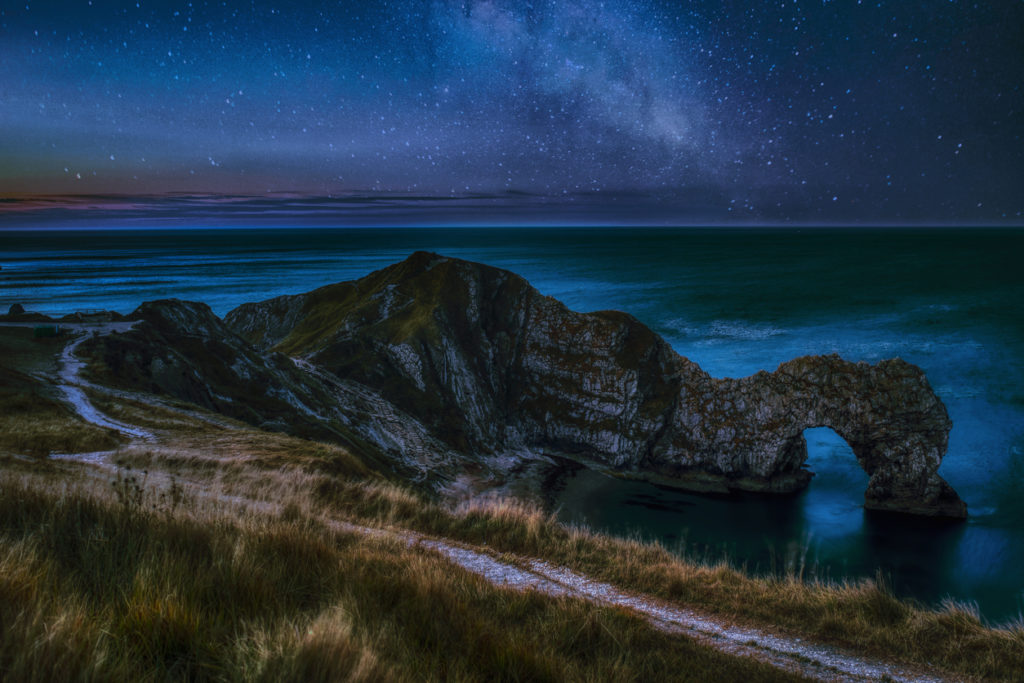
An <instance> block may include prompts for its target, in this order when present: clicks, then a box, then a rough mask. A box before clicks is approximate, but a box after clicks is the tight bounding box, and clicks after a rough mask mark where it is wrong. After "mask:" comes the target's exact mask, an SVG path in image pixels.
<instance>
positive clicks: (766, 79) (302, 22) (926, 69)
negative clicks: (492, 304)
mask: <svg viewBox="0 0 1024 683" xmlns="http://www.w3.org/2000/svg"><path fill="white" fill-rule="evenodd" d="M0 7H2V8H3V9H2V11H0V67H2V68H0V195H3V196H6V197H12V196H18V195H29V194H128V195H161V194H165V193H180V192H183V193H213V194H226V193H230V194H240V195H257V196H258V195H265V194H267V193H284V192H288V193H296V194H301V195H325V196H326V195H332V196H339V195H340V196H350V195H352V194H353V193H357V194H363V195H366V194H370V195H373V194H377V193H383V194H385V195H387V196H392V195H391V193H406V194H414V195H417V196H444V197H450V196H452V195H455V196H459V197H466V196H479V195H488V194H489V195H496V196H499V197H505V196H507V197H518V196H523V195H526V196H531V197H537V196H543V197H556V198H557V197H562V198H565V200H566V201H573V202H594V203H595V205H597V206H600V205H603V204H602V203H607V202H609V201H613V202H614V201H615V199H614V198H617V197H632V198H638V197H639V198H640V199H631V200H629V202H628V203H629V204H630V206H637V207H640V208H639V209H637V210H638V211H639V212H640V213H641V214H642V213H643V211H644V210H645V209H644V207H648V208H649V209H650V208H651V207H661V209H651V210H652V212H653V213H655V214H658V215H659V216H660V215H662V214H661V213H658V211H661V212H662V213H664V207H665V206H670V207H673V208H672V212H669V213H671V215H673V216H678V220H679V221H680V222H687V221H688V220H689V219H692V220H705V219H706V220H712V221H713V220H723V221H729V220H735V221H765V222H786V221H821V222H847V223H849V222H865V223H868V222H871V223H878V222H883V223H884V222H893V223H906V222H921V223H934V224H938V223H942V224H946V223H951V222H952V223H963V224H984V223H1013V224H1020V223H1021V222H1022V220H1024V218H1022V216H1024V146H1022V134H1024V116H1022V109H1024V93H1022V91H1021V85H1022V83H1024V2H1021V1H1019V0H1017V1H1011V0H994V1H993V2H979V3H976V4H975V3H970V2H962V1H949V0H930V1H927V2H924V1H918V2H911V1H905V0H901V1H898V2H897V1H884V2H867V1H866V0H865V1H863V2H861V1H859V0H831V1H830V0H816V1H813V2H812V1H810V0H801V1H799V2H796V1H794V0H786V1H785V2H735V1H731V2H730V1H729V0H726V1H724V2H722V1H711V0H698V1H694V2H668V1H667V0H650V1H644V0H632V1H628V0H604V1H603V2H599V1H597V0H568V1H567V2H553V1H548V0H535V1H533V2H529V1H525V0H524V1H519V2H512V1H509V0H492V1H484V0H467V1H466V2H455V1H448V0H437V1H431V0H397V1H393V2H340V3H339V2H334V3H324V4H323V5H322V6H318V5H314V4H303V3H295V2H266V1H264V0H254V1H253V2H235V1H231V0H229V1H227V2H202V1H193V2H177V3H170V2H147V1H145V0H142V1H140V2H138V3H134V2H132V3H113V2H103V1H101V0H93V1H92V2H89V1H88V0H81V1H80V0H73V1H65V2H24V1H22V2H10V1H5V0H0ZM506 193H509V194H506ZM609 198H611V199H609ZM688 211H689V213H688Z"/></svg>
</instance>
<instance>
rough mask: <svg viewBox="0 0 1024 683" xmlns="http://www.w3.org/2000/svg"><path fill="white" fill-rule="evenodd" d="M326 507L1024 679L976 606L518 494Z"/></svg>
mask: <svg viewBox="0 0 1024 683" xmlns="http://www.w3.org/2000/svg"><path fill="white" fill-rule="evenodd" d="M317 493H318V496H319V497H320V499H321V500H322V501H324V503H325V504H327V505H329V506H331V507H333V508H334V509H335V510H337V511H339V512H342V513H343V514H347V515H350V516H352V517H353V518H356V519H362V520H375V521H376V523H378V524H381V525H396V526H402V527H408V528H413V529H416V530H419V531H422V532H425V533H428V534H433V535H437V536H442V537H447V538H453V539H458V540H461V541H464V542H466V543H470V544H487V546H488V547H489V548H492V549H494V550H495V551H499V552H510V553H515V554H518V555H524V556H528V557H539V558H543V559H546V560H548V561H550V562H552V563H555V564H559V565H562V566H566V567H569V568H571V569H574V570H576V571H578V572H581V573H583V574H586V575H588V576H591V577H593V578H597V579H600V580H603V581H607V582H610V583H613V584H615V585H617V586H619V587H621V588H625V589H628V590H635V591H638V592H641V593H645V594H648V595H653V596H657V597H660V598H663V599H666V600H669V601H671V602H676V603H680V604H683V605H686V606H690V607H696V608H700V609H703V610H706V611H707V612H709V613H712V614H716V615H719V616H723V617H727V618H733V619H737V620H739V621H744V622H747V623H751V624H753V625H757V626H762V627H768V628H773V627H780V628H783V629H785V630H787V631H789V632H791V633H794V634H797V635H801V636H804V637H811V638H813V639H816V640H819V641H822V642H826V643H832V644H837V645H841V646H844V647H847V648H850V649H853V650H854V651H858V652H862V653H865V654H869V655H873V656H877V657H880V658H894V659H897V660H902V661H905V662H909V663H914V664H922V665H927V666H933V667H936V668H940V669H944V670H946V671H948V672H950V673H952V674H954V675H955V676H971V677H977V678H981V679H985V680H1006V681H1021V680H1024V673H1022V672H1024V625H1022V624H1021V623H1020V622H1017V623H1014V624H1008V625H1005V626H1003V627H1000V628H993V627H991V626H987V625H985V624H984V623H983V622H982V621H981V619H980V618H979V615H978V612H977V610H976V609H975V608H974V607H973V606H971V605H962V604H955V603H948V604H946V605H944V606H942V607H941V608H940V609H937V610H936V609H927V608H924V607H921V606H918V605H915V604H913V603H911V602H908V601H906V600H901V599H898V598H896V597H894V596H893V595H892V593H891V592H890V591H889V590H888V589H887V588H886V586H885V585H884V584H883V583H880V582H878V581H871V580H865V581H860V582H848V583H830V582H807V581H803V580H800V579H799V578H797V577H794V576H776V577H768V578H765V577H752V576H749V575H746V574H744V573H743V572H741V571H738V570H736V569H735V568H732V567H730V566H728V565H726V564H724V563H723V564H717V565H709V564H706V563H701V562H691V561H688V560H686V559H681V558H680V557H679V556H677V555H675V554H673V553H670V552H669V551H668V550H666V549H665V548H664V547H662V546H659V545H657V544H651V543H642V542H638V541H630V540H622V539H615V538H611V537H608V536H602V535H598V534H594V533H591V532H589V531H587V530H585V529H578V528H569V527H566V526H564V525H562V524H560V523H558V522H557V521H556V520H555V519H554V518H553V517H551V516H549V515H546V514H544V513H542V512H540V511H539V510H536V509H534V508H530V507H527V506H524V505H522V504H518V503H515V502H509V501H500V500H499V501H493V502H489V503H488V502H484V503H476V504H470V505H464V506H462V507H459V508H457V509H454V510H452V509H449V508H446V507H444V506H441V505H437V504H431V503H428V502H426V501H424V500H423V499H422V498H421V497H420V496H418V495H416V494H415V493H412V492H409V491H406V490H403V489H399V488H396V487H394V486H391V485H380V484H366V483H358V484H356V483H344V482H339V481H326V480H324V481H322V482H321V484H320V486H319V488H318V491H317Z"/></svg>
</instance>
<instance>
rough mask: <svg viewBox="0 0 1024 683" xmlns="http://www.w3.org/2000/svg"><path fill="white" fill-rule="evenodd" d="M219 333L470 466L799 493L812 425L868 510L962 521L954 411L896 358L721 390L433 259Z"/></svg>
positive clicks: (509, 279)
mask: <svg viewBox="0 0 1024 683" xmlns="http://www.w3.org/2000/svg"><path fill="white" fill-rule="evenodd" d="M226 322H227V323H228V325H229V326H231V327H232V328H233V329H234V330H235V331H237V332H238V333H239V334H241V335H242V336H244V337H245V338H247V339H248V340H249V341H250V342H251V343H253V344H254V345H256V346H257V347H260V348H274V349H276V350H278V351H280V352H282V353H285V354H287V355H289V356H293V357H297V358H301V359H303V360H304V361H305V362H308V363H310V364H312V365H314V366H316V367H318V368H322V369H323V370H325V371H328V372H330V373H331V374H333V375H334V376H337V377H344V378H347V379H349V380H352V381H355V382H358V383H360V384H362V385H364V386H367V387H373V388H374V389H375V390H376V391H379V392H380V395H381V396H382V397H383V398H385V399H387V400H388V401H389V402H391V403H393V404H394V405H395V406H397V407H398V408H400V409H401V410H402V411H403V412H405V413H407V414H410V415H415V416H416V417H417V418H418V419H419V420H420V421H421V422H422V423H423V424H424V425H426V427H427V428H428V429H429V430H430V432H431V433H432V434H433V435H434V436H435V437H436V438H438V439H439V440H441V441H443V442H444V443H445V444H446V446H447V447H448V448H449V449H450V450H451V451H453V452H456V453H460V454H464V455H467V456H473V457H479V456H484V457H486V456H492V455H513V456H516V457H529V455H530V454H532V453H543V452H557V453H560V454H568V455H571V456H574V457H576V458H577V459H580V460H581V461H583V462H585V463H587V464H589V465H591V466H595V467H599V468H604V469H609V470H614V471H616V472H617V473H619V474H621V475H625V476H636V477H641V478H648V479H653V480H657V481H659V482H662V483H669V484H675V485H678V486H683V487H687V488H704V489H718V490H726V489H730V488H738V489H751V490H768V491H790V490H795V489H797V488H800V487H801V486H803V485H805V484H806V483H807V481H808V479H809V478H810V476H811V475H810V474H809V473H808V472H806V471H805V470H803V469H802V468H801V465H802V464H803V463H804V461H805V460H806V458H807V449H806V442H805V441H804V438H803V430H804V429H806V428H808V427H817V426H828V427H831V428H833V429H834V430H835V431H836V432H838V433H839V434H840V435H841V436H842V437H843V438H844V439H846V441H847V442H848V443H849V444H850V445H851V447H852V448H853V450H854V453H855V454H856V456H857V458H858V461H859V462H860V464H861V465H862V467H864V469H865V471H867V473H868V474H869V475H870V477H871V479H870V483H869V486H868V490H867V492H866V495H865V504H866V505H867V506H868V507H872V508H877V509H888V510H901V511H906V512H913V513H919V514H939V515H946V516H954V517H957V516H963V515H964V514H966V509H965V507H964V505H963V503H962V502H961V501H960V499H959V497H957V495H956V493H955V492H953V490H952V489H951V488H950V487H949V485H948V484H946V482H944V481H943V480H942V479H941V478H940V477H939V476H938V475H937V473H936V472H937V469H938V466H939V464H940V462H941V459H942V456H943V455H944V454H945V451H946V445H947V438H948V432H949V429H950V427H951V422H950V420H949V417H948V415H947V413H946V410H945V407H944V406H943V405H942V403H941V401H940V400H939V399H938V398H937V397H936V396H935V394H934V393H933V392H932V390H931V388H930V386H929V385H928V381H927V379H926V378H925V377H924V374H923V373H922V372H921V370H920V369H918V368H916V367H914V366H912V365H910V364H908V363H905V362H903V361H900V360H890V361H883V362H881V363H879V364H877V365H874V366H870V365H867V364H864V363H858V364H854V363H849V362H846V361H843V360H842V359H840V358H838V357H836V356H829V357H806V358H799V359H796V360H793V361H790V362H788V363H784V364H783V365H782V366H780V367H779V368H778V369H777V370H776V371H775V372H773V373H766V372H761V373H758V374H756V375H754V376H752V377H747V378H743V379H722V380H717V379H713V378H711V377H710V376H709V375H707V373H705V372H703V371H702V370H701V369H700V368H699V367H698V366H697V365H696V364H694V363H692V362H690V361H689V360H687V359H685V358H683V357H681V356H679V355H678V354H676V353H675V352H674V351H673V350H672V349H671V347H669V345H668V344H667V343H666V342H665V341H664V340H662V339H661V338H660V337H658V336H657V335H655V334H654V333H653V332H651V331H650V330H649V329H648V328H647V327H645V326H644V325H642V324H641V323H640V322H638V321H637V320H636V319H634V318H632V317H631V316H629V315H627V314H624V313H618V312H599V313H591V314H580V313H575V312H572V311H570V310H568V309H567V308H566V307H565V306H564V305H562V304H561V303H559V302H558V301H555V300H554V299H551V298H549V297H544V296H542V295H541V294H540V293H538V292H537V291H536V290H535V289H533V288H532V287H530V285H529V284H528V283H527V282H526V281H525V280H523V279H522V278H520V277H518V276H516V275H514V274H512V273H509V272H506V271H501V270H498V269H495V268H490V267H487V266H484V265H480V264H475V263H469V262H465V261H460V260H457V259H448V258H444V257H442V256H438V255H436V254H429V253H424V252H419V253H416V254H414V255H413V256H411V257H410V258H409V259H407V260H406V261H404V262H402V263H399V264H396V265H394V266H391V267H389V268H385V269H384V270H381V271H378V272H376V273H373V274H371V275H369V276H367V277H366V278H363V279H362V280H359V281H357V282H354V283H343V284H340V285H332V286H329V287H325V288H323V289H320V290H316V291H314V292H311V293H309V294H306V295H301V296H299V297H287V298H279V299H273V300H270V301H267V302H262V303H258V304H247V305H245V306H242V307H240V308H239V309H236V310H235V311H233V312H231V313H230V314H228V316H227V317H226Z"/></svg>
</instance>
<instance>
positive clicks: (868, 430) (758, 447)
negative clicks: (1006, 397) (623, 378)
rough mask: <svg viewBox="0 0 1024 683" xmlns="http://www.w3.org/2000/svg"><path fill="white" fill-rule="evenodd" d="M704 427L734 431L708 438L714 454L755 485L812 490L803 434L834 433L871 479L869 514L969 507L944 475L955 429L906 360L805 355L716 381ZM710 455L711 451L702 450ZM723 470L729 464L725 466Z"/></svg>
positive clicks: (959, 513) (959, 511)
mask: <svg viewBox="0 0 1024 683" xmlns="http://www.w3.org/2000/svg"><path fill="white" fill-rule="evenodd" d="M714 382H715V384H716V390H717V391H716V392H715V393H716V395H717V398H716V400H715V402H714V406H713V408H712V410H710V411H705V415H704V417H705V419H704V420H702V421H701V422H702V423H703V424H709V425H714V424H723V423H725V424H731V425H735V427H734V428H733V429H732V430H730V432H729V433H727V434H726V435H727V436H730V437H731V438H730V439H728V440H727V441H724V440H723V439H722V438H721V437H722V436H723V435H722V434H721V432H720V431H719V432H715V433H714V434H708V433H707V430H704V434H702V435H695V436H698V437H700V436H704V437H705V438H707V440H708V443H709V444H710V448H711V449H712V450H719V452H721V453H723V454H727V455H726V457H727V459H728V460H729V461H730V462H729V464H731V465H732V466H733V467H736V466H737V465H738V466H739V467H740V469H742V470H746V471H748V472H749V474H750V475H751V476H752V477H754V478H765V479H768V480H771V479H778V478H779V477H782V479H783V480H785V478H786V477H787V475H788V476H790V477H792V478H794V488H795V486H796V485H800V484H802V483H805V482H806V480H807V479H808V478H809V476H810V475H809V474H806V473H804V471H803V470H802V469H801V465H803V464H804V463H805V462H806V460H807V443H806V440H805V439H804V436H803V433H804V431H805V430H806V429H810V428H816V427H829V428H830V429H832V430H833V431H835V432H836V434H838V435H839V436H840V437H841V438H842V439H843V440H844V441H846V443H847V444H849V446H850V448H851V449H852V450H853V453H854V456H855V457H856V458H857V461H858V462H859V463H860V465H861V467H862V468H863V469H864V471H865V472H866V473H867V474H868V477H869V481H868V487H867V490H866V491H865V493H864V504H865V507H868V508H872V509H877V510H895V511H901V512H911V513H917V514H931V515H941V516H951V517H963V516H964V515H965V514H966V507H965V506H964V503H963V502H962V501H961V500H960V498H959V496H957V495H956V493H955V492H954V491H953V489H952V488H951V487H950V486H949V485H948V484H947V483H946V482H945V481H944V480H943V479H942V478H941V477H940V476H939V475H938V473H937V470H938V468H939V464H940V463H941V462H942V457H943V456H944V455H945V453H946V448H947V445H948V437H949V430H950V428H951V427H952V422H951V421H950V419H949V416H948V414H947V413H946V408H945V406H944V405H943V404H942V402H941V401H940V400H939V399H938V397H937V396H935V394H934V392H933V391H932V390H931V387H930V386H929V385H928V381H927V379H926V378H925V376H924V373H923V372H922V371H921V369H920V368H918V367H916V366H914V365H911V364H910V363H907V362H905V361H902V360H900V359H894V360H885V361H881V362H880V363H878V364H876V365H869V364H867V363H851V362H849V361H845V360H843V359H841V358H840V357H839V356H837V355H832V356H806V357H803V358H797V359H795V360H792V361H789V362H787V363H783V364H782V365H780V366H779V368H778V369H777V370H776V371H775V372H773V373H767V372H760V373H757V374H756V375H753V376H751V377H746V378H743V379H739V380H715V381H714ZM702 450H705V449H702ZM723 464H725V463H723Z"/></svg>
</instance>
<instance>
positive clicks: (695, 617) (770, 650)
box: [55, 451, 952, 683]
mask: <svg viewBox="0 0 1024 683" xmlns="http://www.w3.org/2000/svg"><path fill="white" fill-rule="evenodd" d="M114 455H115V453H114V452H112V451H105V452H97V453H81V454H67V455H61V456H55V457H56V458H59V459H63V460H75V461H79V462H83V463H88V464H90V465H93V466H96V467H98V468H100V469H102V470H104V471H107V472H110V473H115V472H117V471H118V466H117V465H116V464H115V463H114V462H113V461H112V460H111V457H112V456H114ZM165 478H166V477H163V476H162V475H161V474H160V473H158V472H150V478H149V480H148V483H149V484H150V485H152V486H156V487H160V486H163V485H166V484H167V483H169V482H165V481H163V479H165ZM189 489H190V490H191V493H193V494H195V495H197V496H199V497H202V498H207V499H212V500H214V501H216V502H218V503H223V504H228V505H240V506H243V507H246V508H248V509H251V510H256V511H259V512H262V513H266V514H277V513H279V512H280V511H281V506H280V505H279V504H277V503H273V502H267V501H260V500H254V499H250V498H245V497H241V496H229V495H224V494H219V493H216V492H211V491H209V490H205V489H202V488H201V487H199V486H197V485H195V484H190V485H189ZM322 521H324V522H325V524H326V525H327V526H328V527H330V528H333V529H335V530H338V531H342V532H347V533H355V534H360V535H363V536H368V537H373V538H382V539H388V540H392V541H398V542H400V543H405V544H406V545H409V546H411V547H417V548H422V549H424V550H427V551H430V552H435V553H438V554H440V555H442V556H444V557H446V558H447V559H448V560H450V561H451V562H452V563H454V564H456V565H458V566H460V567H462V568H463V569H466V570H467V571H470V572H473V573H474V574H478V575H480V576H482V577H483V578H485V579H486V580H487V581H489V582H491V583H492V584H494V585H497V586H504V587H508V588H512V589H515V590H536V591H540V592H541V593H545V594H547V595H552V596H556V597H557V596H566V597H574V598H579V599H583V600H587V601H590V602H593V603H595V604H599V605H604V606H611V607H618V608H622V609H625V610H627V611H630V612H632V613H634V614H637V615H639V616H640V617H642V618H644V619H646V620H647V621H648V623H650V624H651V625H652V626H654V627H655V628H656V629H658V630H661V631H664V632H667V633H672V634H680V635H684V636H687V637H690V638H693V639H695V640H697V641H698V642H700V643H702V644H704V645H706V646H709V647H713V648H715V649H716V650H719V651H722V652H726V653H728V654H731V655H734V656H739V657H752V658H754V659H756V660H758V661H761V662H765V663H767V664H771V665H772V666H775V667H777V668H779V669H783V670H786V671H789V672H791V673H796V674H800V675H802V676H806V677H808V678H811V679H815V680H820V681H841V682H844V683H846V682H849V683H862V682H864V681H881V680H885V681H903V682H906V683H944V682H945V681H948V680H952V679H947V678H942V677H939V676H936V675H934V674H925V673H922V672H920V671H915V670H912V669H911V668H907V667H901V666H898V665H893V664H888V663H885V662H881V661H878V660H872V659H868V658H865V657H861V656H857V655H853V654H849V653H846V652H841V651H839V650H836V649H833V648H829V647H826V646H823V645H818V644H814V643H809V642H805V641H803V640H802V639H800V638H795V637H790V636H782V635H779V634H775V633H771V632H768V631H762V630H759V629H754V628H749V627H740V626H735V625H733V624H730V623H729V622H727V621H726V620H724V619H721V618H717V617H713V616H711V615H708V614H702V613H700V612H698V611H695V610H691V609H686V608H684V607H680V606H678V605H673V604H670V603H667V602H664V601H661V600H658V599H656V598H653V597H651V596H647V595H641V594H635V593H630V592H627V591H623V590H620V589H618V588H616V587H615V586H613V585H611V584H608V583H603V582H600V581H595V580H593V579H590V578H588V577H586V576H584V575H582V574H579V573H577V572H574V571H572V570H571V569H567V568H565V567H558V566H555V565H552V564H550V563H548V562H545V561H543V560H538V559H534V558H516V560H515V561H514V562H506V561H503V560H499V559H497V558H495V557H493V556H492V555H491V554H488V552H487V550H485V549H481V548H475V547H471V546H467V545H465V544H463V543H460V542H458V541H454V540H452V539H446V538H435V537H431V536H426V535H423V534H420V533H417V532H415V531H408V530H405V529H380V528H373V527H366V526H362V525H359V524H352V523H350V522H345V521H340V520H336V519H330V518H324V519H323V520H322Z"/></svg>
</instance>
